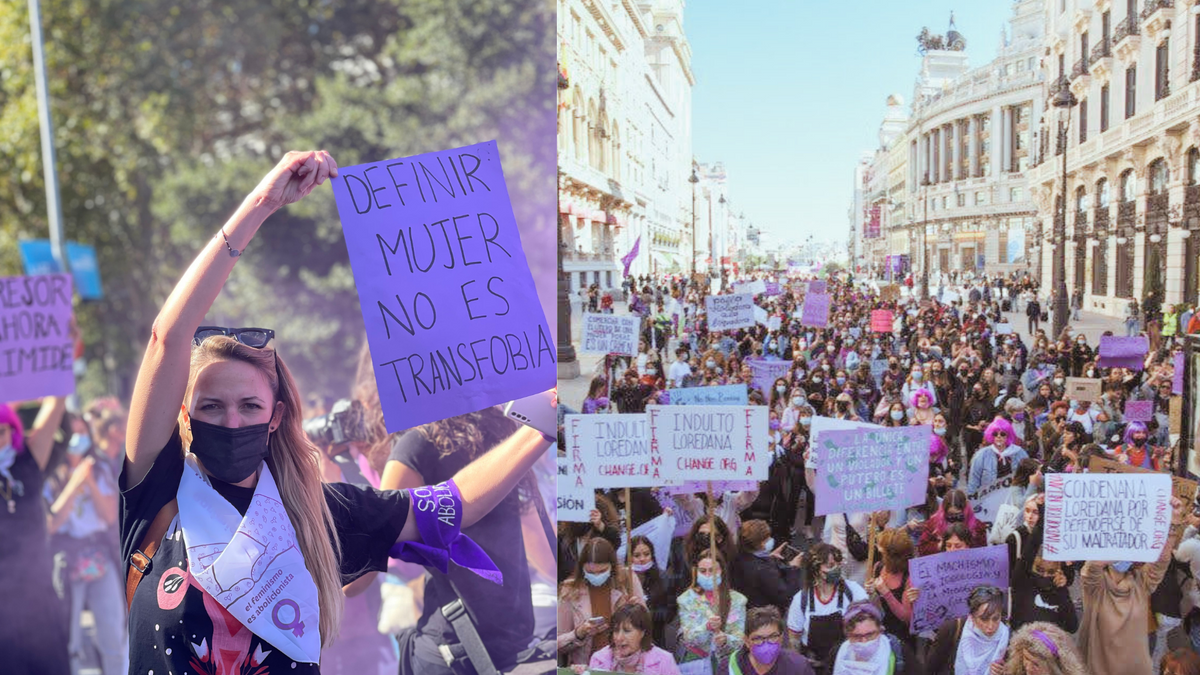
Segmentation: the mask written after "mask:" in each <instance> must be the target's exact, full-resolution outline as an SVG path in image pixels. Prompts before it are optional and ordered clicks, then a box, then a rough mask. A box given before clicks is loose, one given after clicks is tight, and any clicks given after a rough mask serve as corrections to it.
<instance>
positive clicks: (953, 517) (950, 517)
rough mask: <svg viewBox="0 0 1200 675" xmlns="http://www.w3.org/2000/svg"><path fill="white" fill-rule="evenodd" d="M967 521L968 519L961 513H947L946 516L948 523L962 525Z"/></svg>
mask: <svg viewBox="0 0 1200 675" xmlns="http://www.w3.org/2000/svg"><path fill="white" fill-rule="evenodd" d="M965 519H966V517H965V516H964V515H963V514H961V513H947V514H946V522H950V523H961V522H963V520H965Z"/></svg>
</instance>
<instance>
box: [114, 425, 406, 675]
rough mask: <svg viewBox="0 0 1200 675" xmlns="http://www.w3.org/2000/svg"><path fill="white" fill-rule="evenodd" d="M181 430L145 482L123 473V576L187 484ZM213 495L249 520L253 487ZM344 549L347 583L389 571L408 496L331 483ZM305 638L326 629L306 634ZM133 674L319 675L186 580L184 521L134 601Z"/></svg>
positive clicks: (328, 496)
mask: <svg viewBox="0 0 1200 675" xmlns="http://www.w3.org/2000/svg"><path fill="white" fill-rule="evenodd" d="M183 467H184V462H183V446H182V442H181V440H180V438H179V430H178V428H177V429H176V430H175V433H174V434H173V435H172V436H171V440H170V441H169V442H168V443H167V445H166V447H164V448H163V450H162V452H160V453H159V455H158V458H157V459H156V460H155V461H154V466H153V467H151V469H150V472H149V473H148V474H146V477H145V478H143V479H142V481H141V482H140V483H138V484H137V485H134V486H129V485H128V484H127V482H126V476H125V473H124V472H122V474H121V482H120V485H121V554H122V559H123V561H124V562H123V563H122V564H123V568H122V571H121V574H122V577H124V575H125V574H126V573H127V572H128V569H129V559H130V556H131V555H132V554H133V552H134V551H135V550H136V549H137V548H138V546H139V544H141V541H142V538H143V537H145V536H146V532H147V530H149V528H150V523H151V522H152V521H153V520H154V517H155V516H156V515H158V512H159V510H160V509H162V507H163V506H165V505H166V504H167V503H168V502H170V501H171V500H172V499H175V494H176V492H177V491H178V489H179V481H180V478H181V477H182V476H183ZM212 484H213V488H214V489H215V490H216V491H217V492H218V493H219V494H221V495H222V496H223V497H224V498H225V499H227V500H228V501H229V502H230V503H231V504H233V506H234V507H235V508H237V510H238V512H239V513H242V514H245V512H246V510H247V509H248V508H249V506H250V499H251V498H252V497H253V496H254V489H253V488H241V487H238V486H236V485H229V484H227V483H222V482H221V481H218V480H215V479H213V480H212ZM324 487H325V501H326V503H327V504H328V505H329V509H330V511H331V512H332V513H333V519H334V522H335V523H336V526H337V535H338V540H339V542H340V543H341V547H342V562H341V572H342V583H343V584H347V583H350V582H351V581H353V580H355V579H357V578H359V577H361V576H362V575H363V574H366V573H367V572H383V571H386V569H387V552H388V549H389V548H391V547H392V545H393V544H395V543H396V539H397V538H398V537H399V536H400V531H401V530H402V529H404V523H405V520H406V519H407V518H408V508H409V501H408V493H407V492H405V491H400V490H383V491H381V490H374V489H371V488H367V487H359V486H355V485H350V484H348V483H327V484H325V486H324ZM300 630H314V631H318V630H320V627H319V626H305V627H303V628H302V629H300ZM129 672H130V673H137V674H138V675H155V674H157V675H227V674H228V675H271V674H278V673H319V672H320V668H319V667H318V666H317V665H315V664H308V663H297V662H295V661H293V660H292V659H291V658H289V657H288V656H287V655H286V654H284V653H283V652H282V651H280V650H278V649H276V648H275V647H274V646H272V645H270V644H268V643H266V642H264V641H263V640H262V639H261V638H259V637H258V636H257V635H255V634H253V633H251V632H250V631H249V629H247V628H246V627H245V626H243V625H242V624H241V623H240V622H238V620H237V619H236V618H234V617H233V615H231V614H230V613H229V612H228V611H226V610H225V608H224V607H222V606H221V605H220V604H219V603H217V601H216V600H214V599H213V598H212V596H210V595H209V594H208V593H206V592H204V591H203V590H202V589H201V588H200V586H199V584H198V583H197V582H196V581H195V580H194V579H193V578H192V577H191V575H190V574H189V573H188V560H187V548H186V546H185V543H184V539H183V532H182V530H180V529H179V527H178V518H176V521H175V522H174V523H172V525H171V527H169V528H168V529H167V534H166V536H165V537H164V539H163V542H162V544H161V545H160V546H159V549H158V551H156V552H155V554H154V560H153V562H152V563H151V567H150V570H149V572H148V573H147V574H146V575H145V576H144V577H143V578H142V581H141V583H140V584H139V585H138V588H137V591H136V592H135V593H134V596H133V606H132V607H131V609H130V613H129Z"/></svg>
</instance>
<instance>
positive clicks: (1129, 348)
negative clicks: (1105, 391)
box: [1096, 335, 1150, 370]
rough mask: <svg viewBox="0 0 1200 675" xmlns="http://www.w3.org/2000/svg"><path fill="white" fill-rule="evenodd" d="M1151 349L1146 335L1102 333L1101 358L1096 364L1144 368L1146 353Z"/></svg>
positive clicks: (1135, 368) (1110, 366)
mask: <svg viewBox="0 0 1200 675" xmlns="http://www.w3.org/2000/svg"><path fill="white" fill-rule="evenodd" d="M1149 351H1150V341H1149V340H1148V339H1147V338H1146V337H1144V336H1140V335H1139V336H1137V337H1120V336H1117V335H1102V336H1100V349H1099V353H1100V358H1099V359H1098V360H1097V361H1096V365H1098V366H1100V367H1101V368H1129V369H1130V370H1142V368H1143V367H1144V363H1145V360H1146V353H1147V352H1149Z"/></svg>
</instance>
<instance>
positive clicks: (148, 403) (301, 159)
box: [125, 151, 337, 485]
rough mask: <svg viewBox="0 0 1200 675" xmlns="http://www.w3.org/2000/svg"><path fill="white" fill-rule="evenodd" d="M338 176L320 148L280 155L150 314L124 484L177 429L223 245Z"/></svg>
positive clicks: (135, 478)
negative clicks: (152, 317)
mask: <svg viewBox="0 0 1200 675" xmlns="http://www.w3.org/2000/svg"><path fill="white" fill-rule="evenodd" d="M336 175H337V164H336V163H334V161H333V158H332V157H330V156H329V154H328V153H326V152H324V151H320V152H311V151H310V152H289V153H288V154H286V155H284V157H283V159H282V160H280V162H279V164H277V165H276V166H275V168H274V169H272V170H271V172H270V173H268V174H267V175H266V177H264V178H263V179H262V181H261V182H260V183H259V184H258V187H256V188H254V190H253V191H252V192H251V193H250V194H249V195H247V197H246V198H245V199H244V200H243V201H242V204H241V206H239V207H238V210H237V211H236V212H235V213H234V214H233V216H232V217H230V219H229V220H228V222H226V223H225V225H224V226H222V228H221V231H220V232H217V233H214V235H213V237H212V239H210V240H209V241H208V243H207V244H206V245H205V246H204V248H203V249H202V250H201V251H200V254H199V255H198V256H196V259H195V260H194V261H192V264H191V266H190V267H188V269H187V271H186V272H184V274H183V278H181V279H180V280H179V283H178V284H177V285H176V286H175V290H173V291H172V292H171V295H170V296H169V297H168V298H167V301H166V303H164V304H163V307H162V309H161V310H159V313H158V318H156V319H155V320H154V326H153V327H152V328H151V331H150V342H149V344H148V345H147V346H146V354H145V356H143V357H142V366H141V369H140V370H139V371H138V377H137V382H136V383H135V384H134V388H133V398H132V400H131V401H130V405H129V427H128V431H127V442H126V446H125V456H126V460H127V463H128V467H127V471H128V476H127V479H126V482H127V484H128V485H136V484H137V483H139V482H141V480H142V478H143V477H145V475H146V473H147V472H149V470H150V467H151V465H153V464H154V460H155V458H156V457H158V453H159V451H160V450H161V449H162V447H163V446H164V445H166V444H167V441H168V440H169V439H170V437H171V432H172V430H173V429H174V428H175V420H176V418H177V416H178V414H179V407H180V405H181V404H182V403H183V394H184V390H185V389H186V388H187V380H188V360H189V358H190V353H191V343H192V337H193V335H195V332H196V329H197V328H198V327H199V326H200V322H201V321H202V320H203V319H204V315H205V314H207V313H208V310H209V308H211V307H212V303H213V301H214V300H216V298H217V294H218V293H220V292H221V288H222V287H224V285H225V281H226V279H228V278H229V273H230V272H231V271H233V266H234V263H236V262H237V257H235V256H234V255H233V254H232V253H231V251H230V250H229V249H230V248H232V249H235V250H237V251H241V250H242V249H244V248H245V247H246V246H247V245H248V244H249V243H250V240H251V239H253V238H254V234H255V233H256V232H258V228H259V226H260V225H262V223H263V221H264V220H266V219H267V217H268V216H270V215H271V214H272V213H274V212H275V211H276V210H278V209H279V208H281V207H283V206H286V205H287V204H291V203H293V202H296V201H299V200H300V199H302V198H304V197H305V196H306V195H307V194H308V193H309V192H311V191H312V190H313V188H315V187H316V186H318V185H320V184H321V183H323V182H324V181H325V179H326V178H328V177H330V176H336ZM226 240H228V243H226Z"/></svg>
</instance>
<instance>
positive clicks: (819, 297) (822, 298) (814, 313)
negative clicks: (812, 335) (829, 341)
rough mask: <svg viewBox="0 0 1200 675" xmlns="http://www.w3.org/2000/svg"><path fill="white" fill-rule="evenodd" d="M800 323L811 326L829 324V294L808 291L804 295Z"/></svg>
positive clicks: (818, 326)
mask: <svg viewBox="0 0 1200 675" xmlns="http://www.w3.org/2000/svg"><path fill="white" fill-rule="evenodd" d="M800 324H801V325H804V326H812V327H813V328H825V327H826V326H828V325H829V294H828V293H809V294H808V295H806V296H804V307H803V309H802V310H801V311H800Z"/></svg>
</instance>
